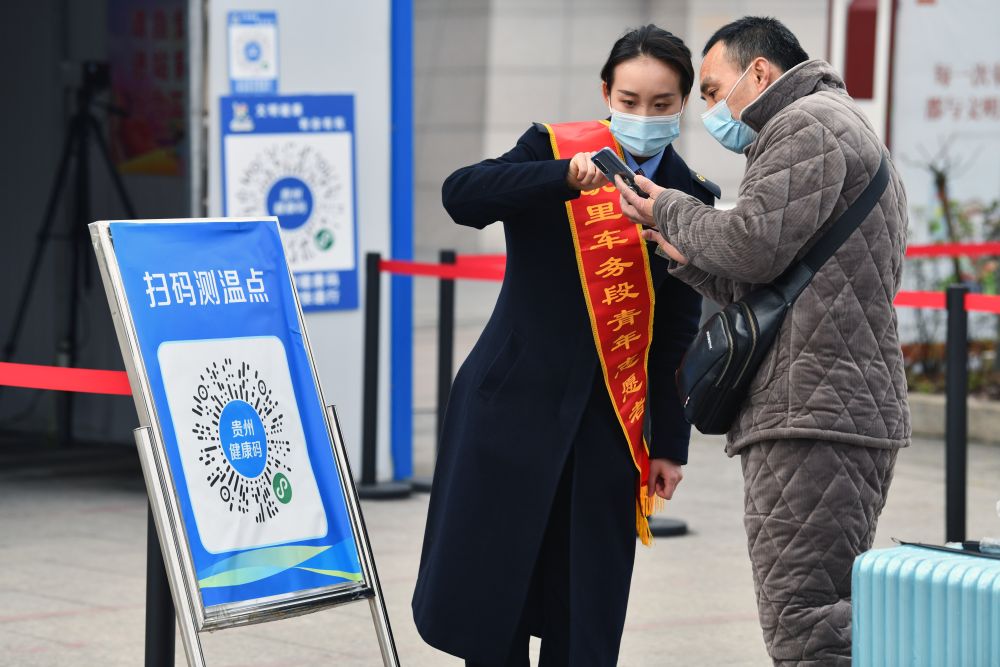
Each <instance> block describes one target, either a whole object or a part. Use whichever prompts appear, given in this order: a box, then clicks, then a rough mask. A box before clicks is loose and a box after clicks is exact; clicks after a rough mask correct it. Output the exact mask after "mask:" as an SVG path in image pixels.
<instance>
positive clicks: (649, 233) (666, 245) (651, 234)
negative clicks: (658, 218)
mask: <svg viewBox="0 0 1000 667" xmlns="http://www.w3.org/2000/svg"><path fill="white" fill-rule="evenodd" d="M642 238H643V239H645V240H647V241H652V242H653V243H655V244H656V245H658V246H660V248H661V249H662V250H663V252H665V253H667V256H668V257H669V258H670V259H672V260H674V261H675V262H677V263H678V264H687V263H688V261H687V257H685V256H684V255H682V254H681V252H680V250H678V249H677V248H675V247H674V246H672V245H670V242H669V241H667V239H665V238H663V234H661V233H660V232H658V231H656V230H655V229H644V230H642Z"/></svg>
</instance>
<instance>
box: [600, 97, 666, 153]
mask: <svg viewBox="0 0 1000 667" xmlns="http://www.w3.org/2000/svg"><path fill="white" fill-rule="evenodd" d="M608 110H609V111H611V134H613V135H614V136H615V139H617V140H618V143H620V144H621V145H622V148H624V149H625V150H627V151H628V152H629V153H631V154H632V155H634V156H636V157H652V156H653V155H656V154H657V153H659V152H660V151H662V150H663V149H664V148H666V147H667V146H669V145H670V142H672V141H673V140H674V139H676V138H677V137H678V136H680V133H681V114H682V113H684V105H683V104H682V105H681V110H680V111H678V112H677V113H675V114H671V115H669V116H637V115H635V114H631V113H624V112H622V111H615V110H614V109H612V108H611V107H608Z"/></svg>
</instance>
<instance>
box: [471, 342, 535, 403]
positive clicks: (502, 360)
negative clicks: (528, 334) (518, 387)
mask: <svg viewBox="0 0 1000 667" xmlns="http://www.w3.org/2000/svg"><path fill="white" fill-rule="evenodd" d="M523 351H524V341H523V340H522V339H521V336H519V335H518V334H517V332H516V331H513V330H512V331H511V332H510V333H509V334H508V335H507V338H506V340H504V342H503V345H501V346H500V351H499V352H497V356H496V357H494V359H493V361H492V362H491V363H490V366H489V368H487V369H486V373H485V374H484V375H483V379H482V380H480V382H479V387H478V389H479V393H480V395H482V397H483V398H485V399H487V400H489V399H491V398H493V396H495V395H496V393H497V392H498V391H500V388H501V387H503V385H504V383H505V382H506V381H507V378H508V377H509V376H510V372H511V370H512V369H513V368H514V364H516V363H517V360H518V358H520V356H521V353H522V352H523Z"/></svg>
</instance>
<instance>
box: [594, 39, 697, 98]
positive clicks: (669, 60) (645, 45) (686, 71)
mask: <svg viewBox="0 0 1000 667" xmlns="http://www.w3.org/2000/svg"><path fill="white" fill-rule="evenodd" d="M639 56H649V57H651V58H656V59H657V60H659V61H660V62H662V63H663V64H664V65H666V66H667V67H669V68H671V69H672V70H674V71H675V72H677V76H678V77H679V78H680V83H681V95H683V96H684V97H687V96H688V95H689V94H690V93H691V86H693V85H694V65H692V64H691V49H689V48H688V47H687V46H686V45H685V44H684V40H682V39H681V38H680V37H678V36H677V35H674V34H673V33H671V32H668V31H666V30H664V29H663V28H660V27H658V26H655V25H653V24H652V23H650V24H649V25H644V26H642V27H641V28H635V29H633V30H629V31H628V32H626V33H625V34H624V35H622V37H621V38H620V39H619V40H618V41H617V42H615V45H614V46H612V47H611V54H610V55H608V60H607V62H606V63H604V67H602V68H601V80H602V81H604V83H606V84H607V86H608V90H609V91H610V90H611V85H612V84H613V83H614V78H615V68H616V67H618V65H621V64H622V63H623V62H626V61H628V60H632V59H633V58H638V57H639Z"/></svg>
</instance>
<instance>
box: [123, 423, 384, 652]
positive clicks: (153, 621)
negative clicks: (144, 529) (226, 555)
mask: <svg viewBox="0 0 1000 667" xmlns="http://www.w3.org/2000/svg"><path fill="white" fill-rule="evenodd" d="M327 416H328V417H329V420H330V424H331V426H332V427H333V428H332V434H335V437H333V438H331V441H332V442H333V443H334V450H335V454H336V456H337V458H338V459H339V460H340V461H343V462H344V464H345V466H344V468H346V470H345V469H344V468H342V469H341V483H342V484H344V488H345V489H346V490H347V504H348V511H349V512H350V514H351V519H352V521H354V522H355V526H356V527H357V528H358V529H359V532H360V533H361V534H362V535H363V539H362V540H360V543H359V546H360V547H361V549H360V550H361V561H362V562H361V565H362V567H363V568H364V570H365V572H366V581H368V582H369V585H370V587H371V594H370V595H369V596H367V597H368V604H369V607H370V608H371V613H372V622H373V623H374V625H375V636H376V637H377V638H378V645H379V651H380V652H381V654H382V664H383V665H385V667H399V655H398V654H397V653H396V642H395V639H394V638H393V636H392V626H391V625H390V624H389V613H388V610H387V609H386V606H385V598H384V597H383V595H382V585H381V583H379V580H378V572H377V571H376V569H375V557H374V556H373V555H372V551H371V543H370V542H369V540H368V529H367V528H366V527H365V523H364V517H363V516H362V514H361V505H360V502H359V500H358V494H357V491H356V489H355V487H354V482H353V477H352V475H351V471H350V463H349V462H348V458H347V450H346V449H345V448H344V438H343V433H342V432H341V430H340V420H339V419H338V418H337V409H336V408H335V407H334V406H332V405H331V406H328V407H327ZM133 433H134V434H135V444H136V446H137V447H138V449H139V460H140V461H141V463H142V472H143V476H144V477H145V478H146V482H147V488H148V490H149V498H150V518H149V521H150V525H149V533H148V536H147V558H148V559H149V560H148V563H147V567H146V596H147V599H146V667H161V666H162V667H167V666H170V667H173V664H174V619H173V617H172V613H173V611H174V606H175V605H176V603H177V600H180V601H181V604H180V605H177V606H178V608H179V609H180V611H181V613H179V614H177V622H178V623H179V625H180V628H181V640H182V642H183V644H184V653H185V655H186V656H187V661H188V665H190V667H206V662H205V654H204V652H203V651H202V648H201V638H200V637H199V635H198V628H197V627H196V626H195V624H194V615H193V613H191V601H190V598H189V597H188V591H187V588H186V586H184V581H183V577H181V576H180V573H179V571H177V569H175V570H173V571H172V570H171V567H170V565H168V564H170V563H172V562H173V563H174V564H176V562H177V558H170V557H169V555H168V554H167V553H165V550H164V553H161V551H160V550H162V549H163V545H164V544H171V545H172V546H174V547H176V546H177V545H176V542H174V540H173V538H172V536H171V535H170V532H169V529H168V530H167V531H164V530H163V529H162V527H161V524H160V522H159V521H158V517H160V516H166V506H165V498H164V494H163V488H162V486H161V485H160V484H158V483H156V482H157V481H159V480H161V479H162V478H161V477H160V475H159V474H158V472H157V471H156V470H155V468H154V467H150V459H151V458H152V457H151V456H150V454H152V453H153V443H152V439H151V438H150V435H149V433H150V429H149V427H142V428H137V429H135V431H134V432H133ZM332 434H331V435H332ZM154 466H155V464H154ZM151 473H152V474H151ZM150 482H154V484H152V485H151V484H150ZM154 487H155V488H154ZM154 503H155V504H156V505H157V507H158V509H159V510H160V511H154V509H153V504H154ZM154 539H155V540H156V541H157V542H156V544H154V543H153V540H154ZM157 544H158V545H159V548H157ZM164 566H165V567H166V573H167V581H168V582H169V585H170V591H172V595H170V594H169V593H168V595H167V597H166V598H164V597H163V593H164V591H163V590H162V588H161V587H159V586H158V585H157V581H156V578H157V577H162V576H163V575H162V573H161V572H158V570H160V569H161V568H163V567H164ZM178 569H179V568H178ZM369 577H370V578H369ZM151 593H152V595H151ZM171 597H172V598H173V604H171ZM168 607H169V610H168V609H167V608H168ZM167 612H169V613H167ZM151 634H152V636H151Z"/></svg>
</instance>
